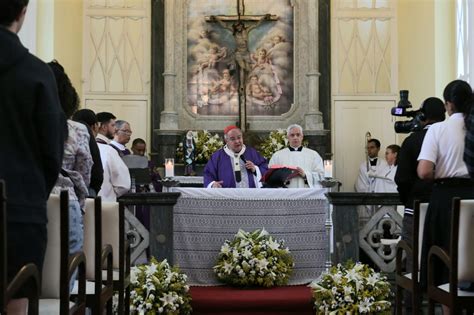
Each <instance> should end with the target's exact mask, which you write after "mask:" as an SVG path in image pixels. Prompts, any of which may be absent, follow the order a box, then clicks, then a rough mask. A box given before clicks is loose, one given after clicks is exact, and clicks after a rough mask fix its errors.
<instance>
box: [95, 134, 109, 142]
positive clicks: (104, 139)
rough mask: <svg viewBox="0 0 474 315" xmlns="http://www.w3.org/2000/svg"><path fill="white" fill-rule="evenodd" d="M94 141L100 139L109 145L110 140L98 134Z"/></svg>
mask: <svg viewBox="0 0 474 315" xmlns="http://www.w3.org/2000/svg"><path fill="white" fill-rule="evenodd" d="M95 138H96V139H100V140H103V141H105V142H106V143H110V139H109V138H107V137H106V136H104V135H103V134H101V133H98V134H97V136H96V137H95Z"/></svg>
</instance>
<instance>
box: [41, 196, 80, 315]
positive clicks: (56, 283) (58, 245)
mask: <svg viewBox="0 0 474 315" xmlns="http://www.w3.org/2000/svg"><path fill="white" fill-rule="evenodd" d="M47 207H48V245H47V246H46V255H45V259H44V267H43V277H42V280H43V281H42V290H41V299H40V303H39V313H40V314H45V315H52V314H61V315H65V314H84V313H85V309H86V297H85V287H86V258H85V256H84V253H82V252H78V253H75V254H73V255H69V194H68V192H67V191H66V190H63V191H61V193H60V195H59V196H58V195H54V194H51V195H50V196H49V199H48V206H47ZM76 269H77V270H78V279H79V294H78V295H77V298H76V300H75V303H73V302H71V301H70V295H69V283H70V281H71V278H72V276H73V275H74V273H75V271H76ZM58 270H59V273H58Z"/></svg>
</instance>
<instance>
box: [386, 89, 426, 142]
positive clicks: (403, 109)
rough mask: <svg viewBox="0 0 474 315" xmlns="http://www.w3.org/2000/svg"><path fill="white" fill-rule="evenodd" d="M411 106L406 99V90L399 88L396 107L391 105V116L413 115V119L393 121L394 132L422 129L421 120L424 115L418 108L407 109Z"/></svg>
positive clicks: (423, 118)
mask: <svg viewBox="0 0 474 315" xmlns="http://www.w3.org/2000/svg"><path fill="white" fill-rule="evenodd" d="M411 107H412V106H411V103H410V101H409V100H408V90H400V101H399V102H398V104H397V107H392V110H391V113H392V116H398V117H413V119H411V120H405V121H397V122H395V125H394V128H395V132H396V133H410V132H412V131H419V130H422V129H423V126H422V122H423V121H424V120H425V117H424V116H425V115H424V114H423V112H422V111H421V110H420V109H418V110H412V111H409V110H407V109H409V108H411Z"/></svg>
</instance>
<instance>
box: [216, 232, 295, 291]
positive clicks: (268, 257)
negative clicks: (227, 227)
mask: <svg viewBox="0 0 474 315" xmlns="http://www.w3.org/2000/svg"><path fill="white" fill-rule="evenodd" d="M293 265H294V264H293V258H292V257H291V255H290V251H289V249H288V247H285V246H284V241H283V240H274V239H273V237H272V236H270V235H269V234H268V232H267V231H265V229H262V230H256V231H254V232H245V231H243V230H239V231H238V233H237V234H236V235H235V238H234V239H233V240H232V241H229V240H226V241H225V242H224V245H222V247H221V251H220V253H219V256H218V259H217V264H216V265H215V266H214V272H215V273H216V275H217V277H218V279H219V280H221V281H222V282H224V283H226V284H230V285H235V286H241V287H242V286H244V287H249V286H262V287H273V286H281V285H285V284H286V283H287V282H288V280H289V278H290V275H291V272H292V270H293Z"/></svg>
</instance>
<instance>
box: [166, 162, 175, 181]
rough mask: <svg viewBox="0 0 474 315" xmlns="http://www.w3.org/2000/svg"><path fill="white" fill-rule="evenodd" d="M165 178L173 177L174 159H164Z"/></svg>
mask: <svg viewBox="0 0 474 315" xmlns="http://www.w3.org/2000/svg"><path fill="white" fill-rule="evenodd" d="M165 177H174V159H165Z"/></svg>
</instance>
